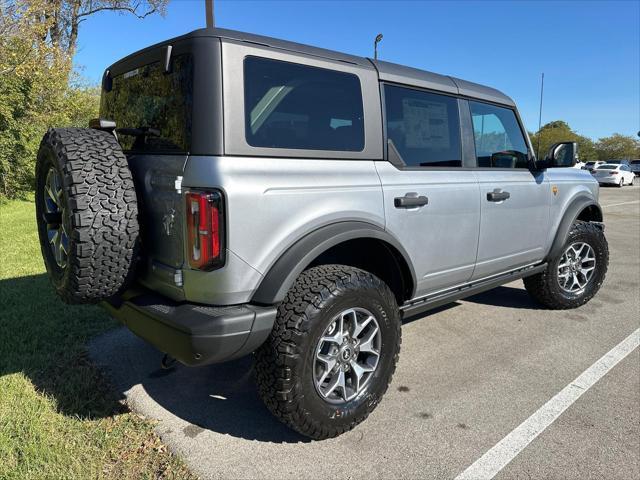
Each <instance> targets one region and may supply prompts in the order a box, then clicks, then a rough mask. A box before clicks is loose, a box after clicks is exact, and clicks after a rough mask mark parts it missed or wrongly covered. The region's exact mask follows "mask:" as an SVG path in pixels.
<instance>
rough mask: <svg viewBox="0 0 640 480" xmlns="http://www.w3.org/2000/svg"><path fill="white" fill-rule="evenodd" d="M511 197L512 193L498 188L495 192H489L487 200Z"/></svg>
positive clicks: (496, 200)
mask: <svg viewBox="0 0 640 480" xmlns="http://www.w3.org/2000/svg"><path fill="white" fill-rule="evenodd" d="M509 197H511V194H510V193H509V192H503V191H501V190H498V189H497V188H496V189H495V190H494V191H493V192H488V193H487V200H489V201H490V202H502V201H503V200H506V199H508V198H509Z"/></svg>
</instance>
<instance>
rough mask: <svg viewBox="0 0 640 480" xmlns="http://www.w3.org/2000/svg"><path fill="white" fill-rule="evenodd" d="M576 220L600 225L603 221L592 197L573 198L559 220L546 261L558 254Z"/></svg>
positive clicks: (600, 209) (598, 207)
mask: <svg viewBox="0 0 640 480" xmlns="http://www.w3.org/2000/svg"><path fill="white" fill-rule="evenodd" d="M576 220H582V221H584V222H597V223H601V222H602V220H603V217H602V208H600V205H598V203H597V202H596V201H595V200H594V199H593V197H590V196H587V195H580V196H578V197H576V198H574V199H573V200H572V201H571V202H570V203H569V206H568V207H567V208H566V210H565V211H564V214H563V216H562V220H560V224H559V225H558V229H557V230H556V235H555V237H554V239H553V243H552V244H551V249H550V250H549V253H548V255H547V259H551V258H554V257H555V256H557V255H558V254H559V253H560V251H561V250H562V246H563V245H564V243H565V241H566V239H567V236H568V235H569V231H570V230H571V226H572V225H573V223H574V222H575V221H576Z"/></svg>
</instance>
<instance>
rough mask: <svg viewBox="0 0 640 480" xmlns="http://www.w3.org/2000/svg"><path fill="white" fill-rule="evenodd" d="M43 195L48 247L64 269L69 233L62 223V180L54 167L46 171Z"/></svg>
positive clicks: (63, 215) (67, 254) (63, 211)
mask: <svg viewBox="0 0 640 480" xmlns="http://www.w3.org/2000/svg"><path fill="white" fill-rule="evenodd" d="M43 195H44V213H43V218H44V221H45V223H46V225H47V227H46V228H47V239H48V240H49V247H50V248H51V253H52V254H53V258H54V259H55V261H56V264H57V265H58V267H60V268H61V269H63V270H64V269H65V268H66V266H67V259H68V256H69V235H68V234H67V230H66V228H65V225H64V218H65V217H66V215H65V213H66V212H65V207H64V202H63V200H62V195H63V194H62V181H61V179H60V175H59V174H58V171H57V170H56V169H55V168H54V167H51V168H50V169H49V171H48V172H47V178H46V180H45V185H44V192H43Z"/></svg>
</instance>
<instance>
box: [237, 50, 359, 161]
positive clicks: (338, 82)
mask: <svg viewBox="0 0 640 480" xmlns="http://www.w3.org/2000/svg"><path fill="white" fill-rule="evenodd" d="M244 78H245V85H244V105H245V107H244V108H245V112H244V114H245V136H246V140H247V143H248V144H249V145H251V146H254V147H270V148H295V149H308V150H335V151H361V150H362V149H363V148H364V118H363V117H364V115H363V107H362V91H361V88H360V80H359V79H358V77H357V76H356V75H353V74H350V73H344V72H337V71H334V70H327V69H324V68H317V67H309V66H305V65H299V64H295V63H289V62H282V61H279V60H269V59H266V58H259V57H247V58H246V59H245V61H244Z"/></svg>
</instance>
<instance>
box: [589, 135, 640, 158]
mask: <svg viewBox="0 0 640 480" xmlns="http://www.w3.org/2000/svg"><path fill="white" fill-rule="evenodd" d="M595 149H596V152H597V155H598V160H623V159H627V160H630V159H633V158H640V140H637V139H635V138H633V137H632V136H630V135H621V134H619V133H614V134H613V135H611V136H610V137H603V138H601V139H599V140H598V141H597V142H596V145H595Z"/></svg>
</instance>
